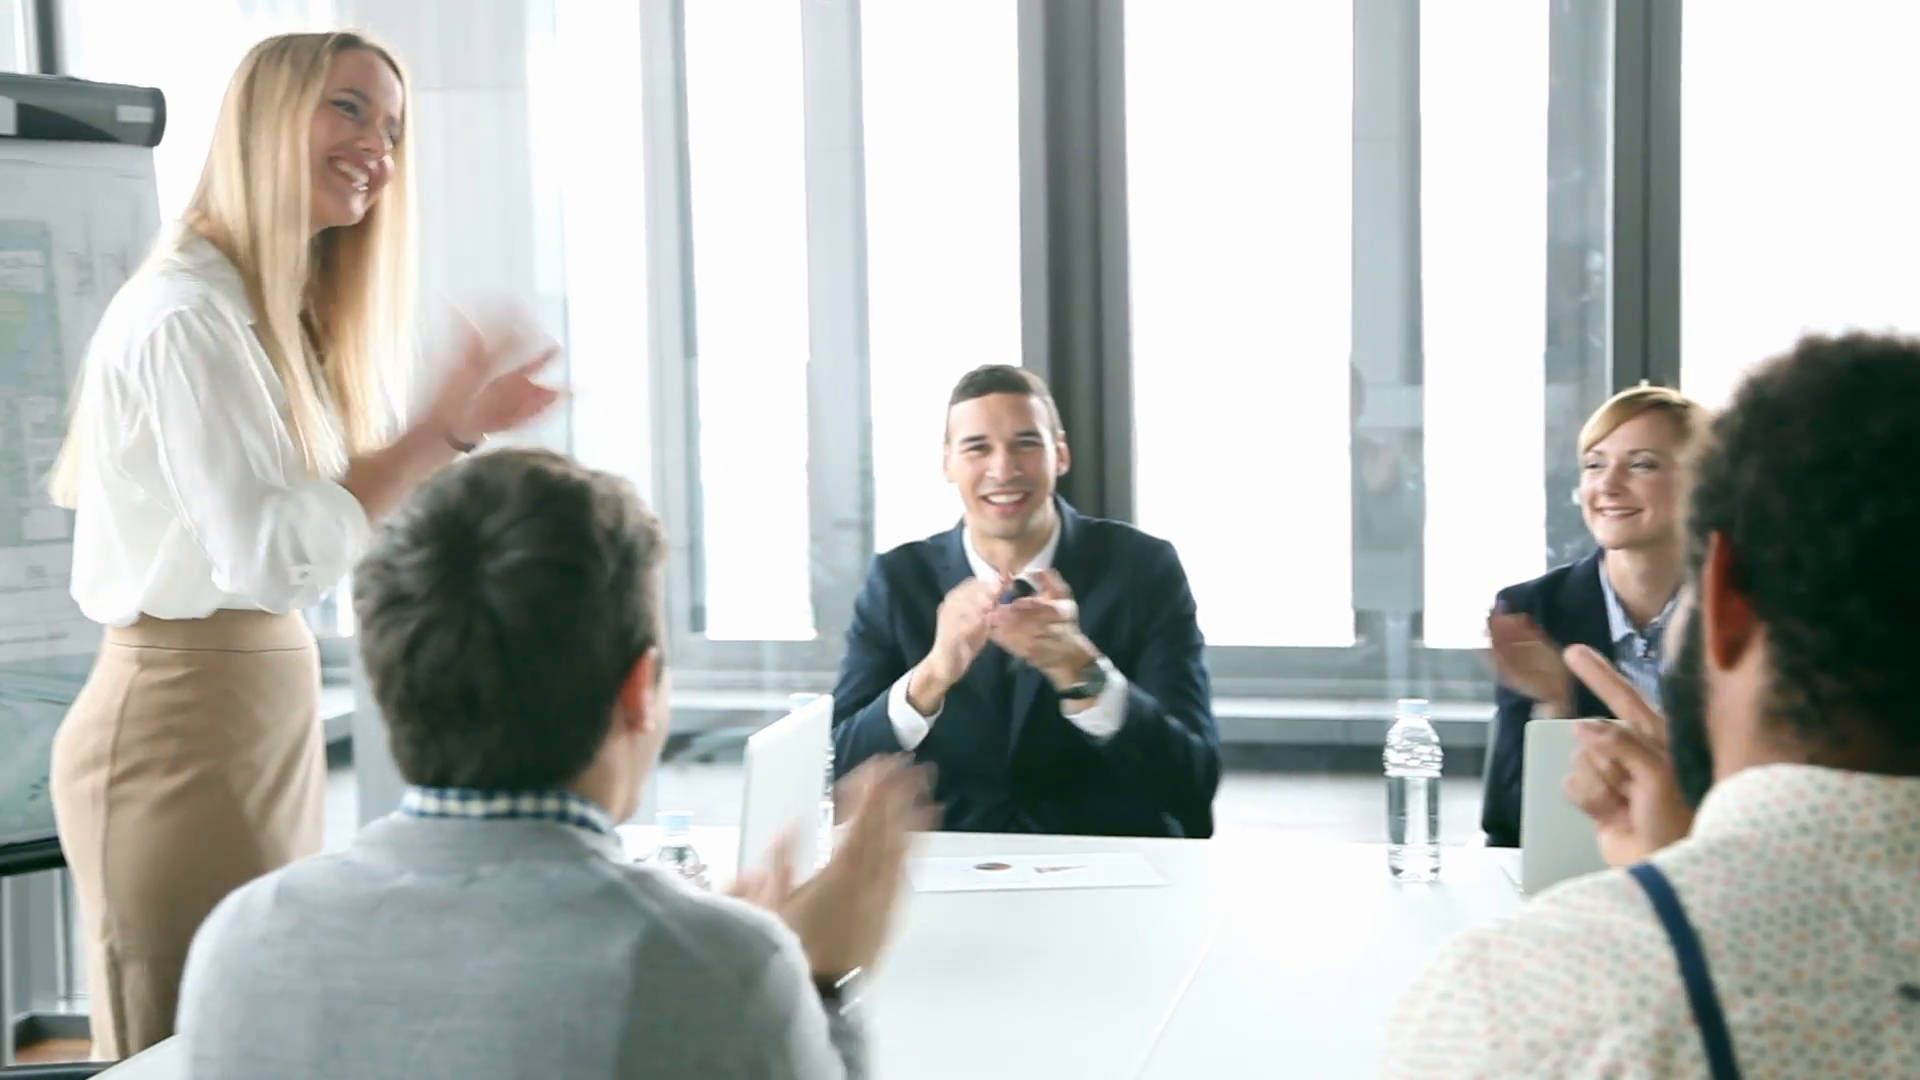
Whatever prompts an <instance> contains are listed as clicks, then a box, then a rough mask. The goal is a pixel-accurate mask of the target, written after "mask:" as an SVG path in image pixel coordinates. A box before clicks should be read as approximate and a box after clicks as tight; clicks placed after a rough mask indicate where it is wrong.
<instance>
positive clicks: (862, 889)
mask: <svg viewBox="0 0 1920 1080" xmlns="http://www.w3.org/2000/svg"><path fill="white" fill-rule="evenodd" d="M932 790H933V788H932V774H931V769H930V768H928V767H927V766H917V765H914V764H912V760H911V759H910V758H908V757H906V756H904V755H900V756H888V757H875V758H869V759H868V760H867V761H865V762H863V763H862V764H861V765H860V766H859V767H858V768H856V769H855V770H854V771H853V772H852V773H851V774H850V775H849V776H848V777H847V778H846V780H845V781H844V782H842V784H841V786H840V799H841V801H843V802H844V803H845V804H846V805H847V806H848V807H849V813H848V823H847V826H846V829H845V831H844V832H843V833H842V835H841V837H840V840H839V842H838V844H837V846H836V847H835V849H834V852H833V858H832V859H831V860H830V861H828V863H827V865H826V866H825V867H824V868H823V869H822V870H821V871H820V872H819V873H818V874H816V875H814V877H813V878H812V879H811V880H809V881H807V882H806V883H805V884H803V885H801V886H800V887H799V888H797V889H796V888H794V887H793V861H792V848H791V844H788V843H782V844H779V845H777V846H776V848H775V851H774V854H773V859H772V868H771V869H770V870H769V871H767V872H765V873H762V874H751V875H746V876H744V877H742V878H741V880H740V881H738V882H736V883H735V884H734V887H733V889H732V890H730V891H731V894H732V895H734V896H736V897H739V898H740V899H743V900H746V901H747V902H748V903H751V904H755V905H757V906H759V907H763V908H766V909H767V910H768V911H771V912H773V913H775V914H777V915H779V916H780V918H781V919H782V920H783V921H784V922H785V923H786V924H787V925H788V926H789V927H791V928H792V929H793V932H794V934H795V936H797V937H798V938H799V939H800V944H801V946H802V948H804V949H805V950H806V954H807V963H808V965H809V966H810V967H811V968H812V969H813V973H814V975H815V976H817V977H821V978H830V979H831V978H839V977H840V976H842V975H845V974H847V973H848V972H851V971H853V970H855V969H858V968H870V967H872V966H873V965H874V962H875V961H876V960H877V959H878V958H879V956H880V950H881V949H882V947H884V946H885V944H886V941H887V938H888V936H889V935H890V934H891V933H892V929H893V922H894V913H895V911H896V909H897V908H898V906H899V899H900V891H901V889H902V887H903V886H904V885H905V883H906V861H907V856H908V854H909V853H910V852H911V851H912V847H913V834H914V833H916V832H923V831H925V830H927V829H931V828H933V827H934V825H935V824H937V822H938V816H939V815H938V808H937V807H936V806H935V805H934V804H933V802H932V801H931V792H932Z"/></svg>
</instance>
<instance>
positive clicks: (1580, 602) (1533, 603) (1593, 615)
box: [1480, 551, 1613, 847]
mask: <svg viewBox="0 0 1920 1080" xmlns="http://www.w3.org/2000/svg"><path fill="white" fill-rule="evenodd" d="M1600 555H1601V553H1600V552H1598V551H1595V552H1594V553H1593V554H1591V555H1589V556H1587V557H1586V558H1584V559H1581V560H1580V561H1579V562H1575V563H1568V564H1567V565H1565V566H1556V567H1554V568H1553V569H1552V570H1549V571H1547V572H1546V573H1544V574H1542V575H1540V576H1539V577H1537V578H1534V579H1533V580H1532V581H1529V582H1525V583H1523V584H1520V585H1513V586H1509V587H1508V588H1505V589H1502V590H1500V595H1499V596H1498V597H1497V598H1496V599H1495V600H1494V608H1495V610H1498V611H1503V612H1509V613H1512V614H1516V615H1521V614H1524V615H1531V616H1533V621H1534V622H1536V623H1539V624H1540V629H1542V630H1544V631H1545V632H1546V634H1547V637H1549V638H1551V639H1552V640H1553V641H1554V642H1555V643H1556V644H1558V645H1559V646H1561V647H1562V648H1565V647H1567V646H1569V645H1585V646H1588V647H1589V648H1592V649H1593V650H1595V651H1596V652H1598V653H1599V654H1600V655H1601V656H1605V657H1609V658H1610V657H1612V656H1613V641H1612V635H1611V633H1610V630H1609V628H1608V625H1607V598H1606V595H1605V594H1604V593H1602V592H1601V591H1600ZM1573 689H1574V695H1575V699H1574V707H1575V709H1576V710H1577V711H1578V713H1579V715H1581V716H1612V715H1613V713H1612V711H1611V710H1609V709H1608V708H1607V707H1606V706H1605V705H1604V704H1602V703H1601V701H1600V699H1599V698H1597V697H1594V696H1593V693H1592V692H1591V691H1589V690H1588V689H1587V688H1586V687H1585V686H1583V685H1581V684H1580V682H1579V680H1577V679H1576V680H1575V681H1574V687H1573ZM1493 702H1494V713H1493V730H1492V732H1491V733H1490V734H1489V737H1488V740H1487V747H1488V750H1487V777H1486V795H1485V799H1484V801H1483V802H1482V804H1481V809H1480V827H1481V828H1482V829H1483V830H1485V831H1486V834H1487V843H1488V844H1490V845H1492V846H1495V847H1519V846H1520V781H1521V771H1522V767H1523V765H1524V759H1525V757H1526V745H1527V743H1526V726H1527V722H1528V721H1529V720H1532V719H1533V699H1532V698H1530V697H1527V696H1526V695H1524V694H1521V693H1518V692H1516V691H1514V690H1510V689H1508V688H1507V687H1506V686H1504V685H1502V686H1500V687H1498V688H1496V689H1495V690H1494V694H1493Z"/></svg>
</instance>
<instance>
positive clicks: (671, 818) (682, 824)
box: [653, 810, 693, 833]
mask: <svg viewBox="0 0 1920 1080" xmlns="http://www.w3.org/2000/svg"><path fill="white" fill-rule="evenodd" d="M653 820H654V823H655V824H657V825H659V826H660V828H661V829H663V830H665V831H666V832H670V833H683V832H690V831H692V829H693V812H692V811H690V810H662V811H660V813H659V814H657V815H655V816H654V819H653Z"/></svg>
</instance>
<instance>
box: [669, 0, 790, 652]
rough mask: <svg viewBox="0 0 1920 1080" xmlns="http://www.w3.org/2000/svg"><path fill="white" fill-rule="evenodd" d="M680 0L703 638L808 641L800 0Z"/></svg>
mask: <svg viewBox="0 0 1920 1080" xmlns="http://www.w3.org/2000/svg"><path fill="white" fill-rule="evenodd" d="M749 8H750V9H751V14H750V15H746V14H744V13H742V12H734V11H728V10H723V9H722V8H720V7H717V6H714V5H711V4H689V5H687V7H686V102H687V121H686V123H687V156H688V159H689V174H690V177H691V184H690V187H691V192H690V201H691V205H692V236H693V271H694V272H693V296H694V335H693V336H694V341H695V350H696V356H697V357H698V367H697V393H698V400H699V452H700V469H699V482H700V506H701V522H700V524H701V536H700V544H701V550H702V553H703V559H702V565H703V571H704V575H703V579H704V582H705V586H706V588H705V596H704V604H705V612H704V616H705V632H706V635H707V637H709V638H710V639H713V640H746V641H753V640H764V641H781V640H806V639H809V638H811V637H813V636H814V619H813V609H812V605H811V600H810V593H809V577H808V552H809V549H810V535H811V533H810V524H809V517H808V502H807V358H808V308H807V284H808V283H807V217H806V174H805V162H806V141H805V140H806V114H805V112H804V107H803V103H804V95H803V85H802V73H801V56H802V54H801V36H800V30H801V27H800V11H801V9H800V5H798V4H792V3H785V2H778V0H768V2H764V3H755V4H751V5H749Z"/></svg>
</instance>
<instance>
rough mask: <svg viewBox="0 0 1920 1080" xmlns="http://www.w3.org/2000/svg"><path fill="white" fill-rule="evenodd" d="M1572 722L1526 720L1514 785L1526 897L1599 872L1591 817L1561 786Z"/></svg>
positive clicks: (1572, 745) (1597, 844) (1567, 762)
mask: <svg viewBox="0 0 1920 1080" xmlns="http://www.w3.org/2000/svg"><path fill="white" fill-rule="evenodd" d="M1577 723H1579V721H1577V720H1545V719H1542V720H1534V721H1532V722H1530V723H1528V724H1527V726H1526V735H1527V746H1526V759H1525V765H1524V769H1525V771H1524V772H1523V773H1522V776H1523V778H1524V779H1523V780H1522V782H1521V786H1520V891H1521V892H1524V893H1526V894H1527V895H1528V896H1532V895H1534V894H1536V893H1538V892H1540V891H1541V890H1542V889H1545V888H1547V887H1548V886H1550V885H1553V884H1556V883H1558V882H1562V881H1565V880H1567V879H1568V878H1574V877H1579V876H1580V875H1582V874H1591V873H1593V872H1594V871H1596V870H1605V869H1606V868H1607V864H1606V862H1605V861H1604V860H1603V859H1601V858H1600V839H1599V833H1598V832H1597V831H1596V830H1595V828H1594V824H1593V819H1592V818H1590V817H1588V816H1587V815H1586V813H1585V812H1584V811H1582V810H1581V809H1580V808H1579V807H1577V806H1575V805H1574V804H1573V800H1571V799H1569V798H1567V793H1566V791H1565V790H1563V788H1562V786H1561V785H1562V784H1564V783H1565V781H1566V778H1567V770H1568V767H1569V765H1570V764H1571V763H1572V761H1573V751H1574V748H1575V746H1576V745H1578V744H1577V743H1576V741H1575V738H1574V734H1573V729H1574V725H1575V724H1577Z"/></svg>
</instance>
